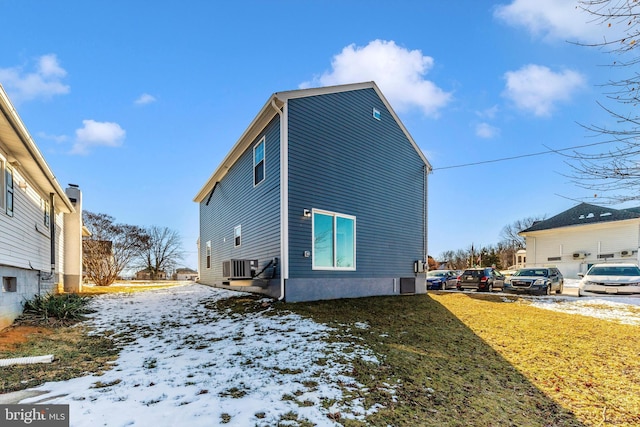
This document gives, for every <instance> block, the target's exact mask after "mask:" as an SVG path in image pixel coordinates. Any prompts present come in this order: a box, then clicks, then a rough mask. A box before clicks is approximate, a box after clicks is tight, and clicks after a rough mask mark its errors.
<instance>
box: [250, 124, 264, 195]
mask: <svg viewBox="0 0 640 427" xmlns="http://www.w3.org/2000/svg"><path fill="white" fill-rule="evenodd" d="M260 145H262V160H261V162H262V179H261V180H260V181H259V182H256V168H257V167H258V165H259V164H258V163H256V148H258V147H259V146H260ZM252 171H253V186H254V187H257V186H258V185H260V184H261V183H263V182H264V181H265V180H266V179H267V142H266V138H265V137H264V136H263V137H262V138H260V141H258V143H257V144H256V145H254V146H253V169H252Z"/></svg>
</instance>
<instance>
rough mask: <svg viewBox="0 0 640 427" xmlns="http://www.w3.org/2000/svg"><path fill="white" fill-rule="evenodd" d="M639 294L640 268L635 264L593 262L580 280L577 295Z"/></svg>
mask: <svg viewBox="0 0 640 427" xmlns="http://www.w3.org/2000/svg"><path fill="white" fill-rule="evenodd" d="M632 294H640V268H638V266H637V265H636V264H632V263H624V264H623V263H621V264H594V265H592V266H591V268H590V269H589V270H588V271H587V274H585V275H584V276H583V277H582V280H580V284H579V285H578V296H584V295H632Z"/></svg>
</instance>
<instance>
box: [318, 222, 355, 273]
mask: <svg viewBox="0 0 640 427" xmlns="http://www.w3.org/2000/svg"><path fill="white" fill-rule="evenodd" d="M312 233H313V236H312V239H313V261H312V264H313V269H314V270H355V269H356V217H355V216H351V215H344V214H339V213H335V212H326V211H316V210H314V211H313V226H312Z"/></svg>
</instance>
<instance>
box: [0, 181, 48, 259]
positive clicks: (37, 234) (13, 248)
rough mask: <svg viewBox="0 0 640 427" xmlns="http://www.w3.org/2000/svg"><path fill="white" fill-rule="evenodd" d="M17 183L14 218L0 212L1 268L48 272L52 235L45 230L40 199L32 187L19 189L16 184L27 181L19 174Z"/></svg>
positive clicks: (15, 186)
mask: <svg viewBox="0 0 640 427" xmlns="http://www.w3.org/2000/svg"><path fill="white" fill-rule="evenodd" d="M14 182H15V183H16V184H15V185H14V194H13V197H14V209H13V216H8V215H7V214H6V212H5V211H4V210H3V211H2V212H0V229H2V233H1V235H0V264H4V265H9V266H13V267H19V268H27V269H31V268H33V269H36V270H43V271H49V270H50V269H51V239H50V233H51V232H50V229H49V228H47V227H45V226H44V213H43V211H42V210H41V208H40V196H39V195H38V194H37V193H35V191H33V190H32V189H31V188H30V187H27V188H26V189H21V188H19V187H18V185H17V183H18V182H24V178H23V177H22V176H21V175H20V174H19V173H18V172H17V171H15V172H14ZM3 191H4V189H3ZM51 223H53V218H52V221H51ZM49 227H51V225H49Z"/></svg>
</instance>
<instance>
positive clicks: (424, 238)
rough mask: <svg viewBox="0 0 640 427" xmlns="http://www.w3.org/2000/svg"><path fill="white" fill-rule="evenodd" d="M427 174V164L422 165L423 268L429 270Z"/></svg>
mask: <svg viewBox="0 0 640 427" xmlns="http://www.w3.org/2000/svg"><path fill="white" fill-rule="evenodd" d="M428 175H429V168H428V167H427V165H424V194H423V196H424V198H423V203H424V210H423V216H424V236H423V248H424V262H425V263H426V264H427V268H426V269H425V270H429V248H428V241H427V239H428V237H427V234H428V228H429V225H428V220H429V218H428V214H427V206H428V205H427V196H428V192H427V176H428Z"/></svg>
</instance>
